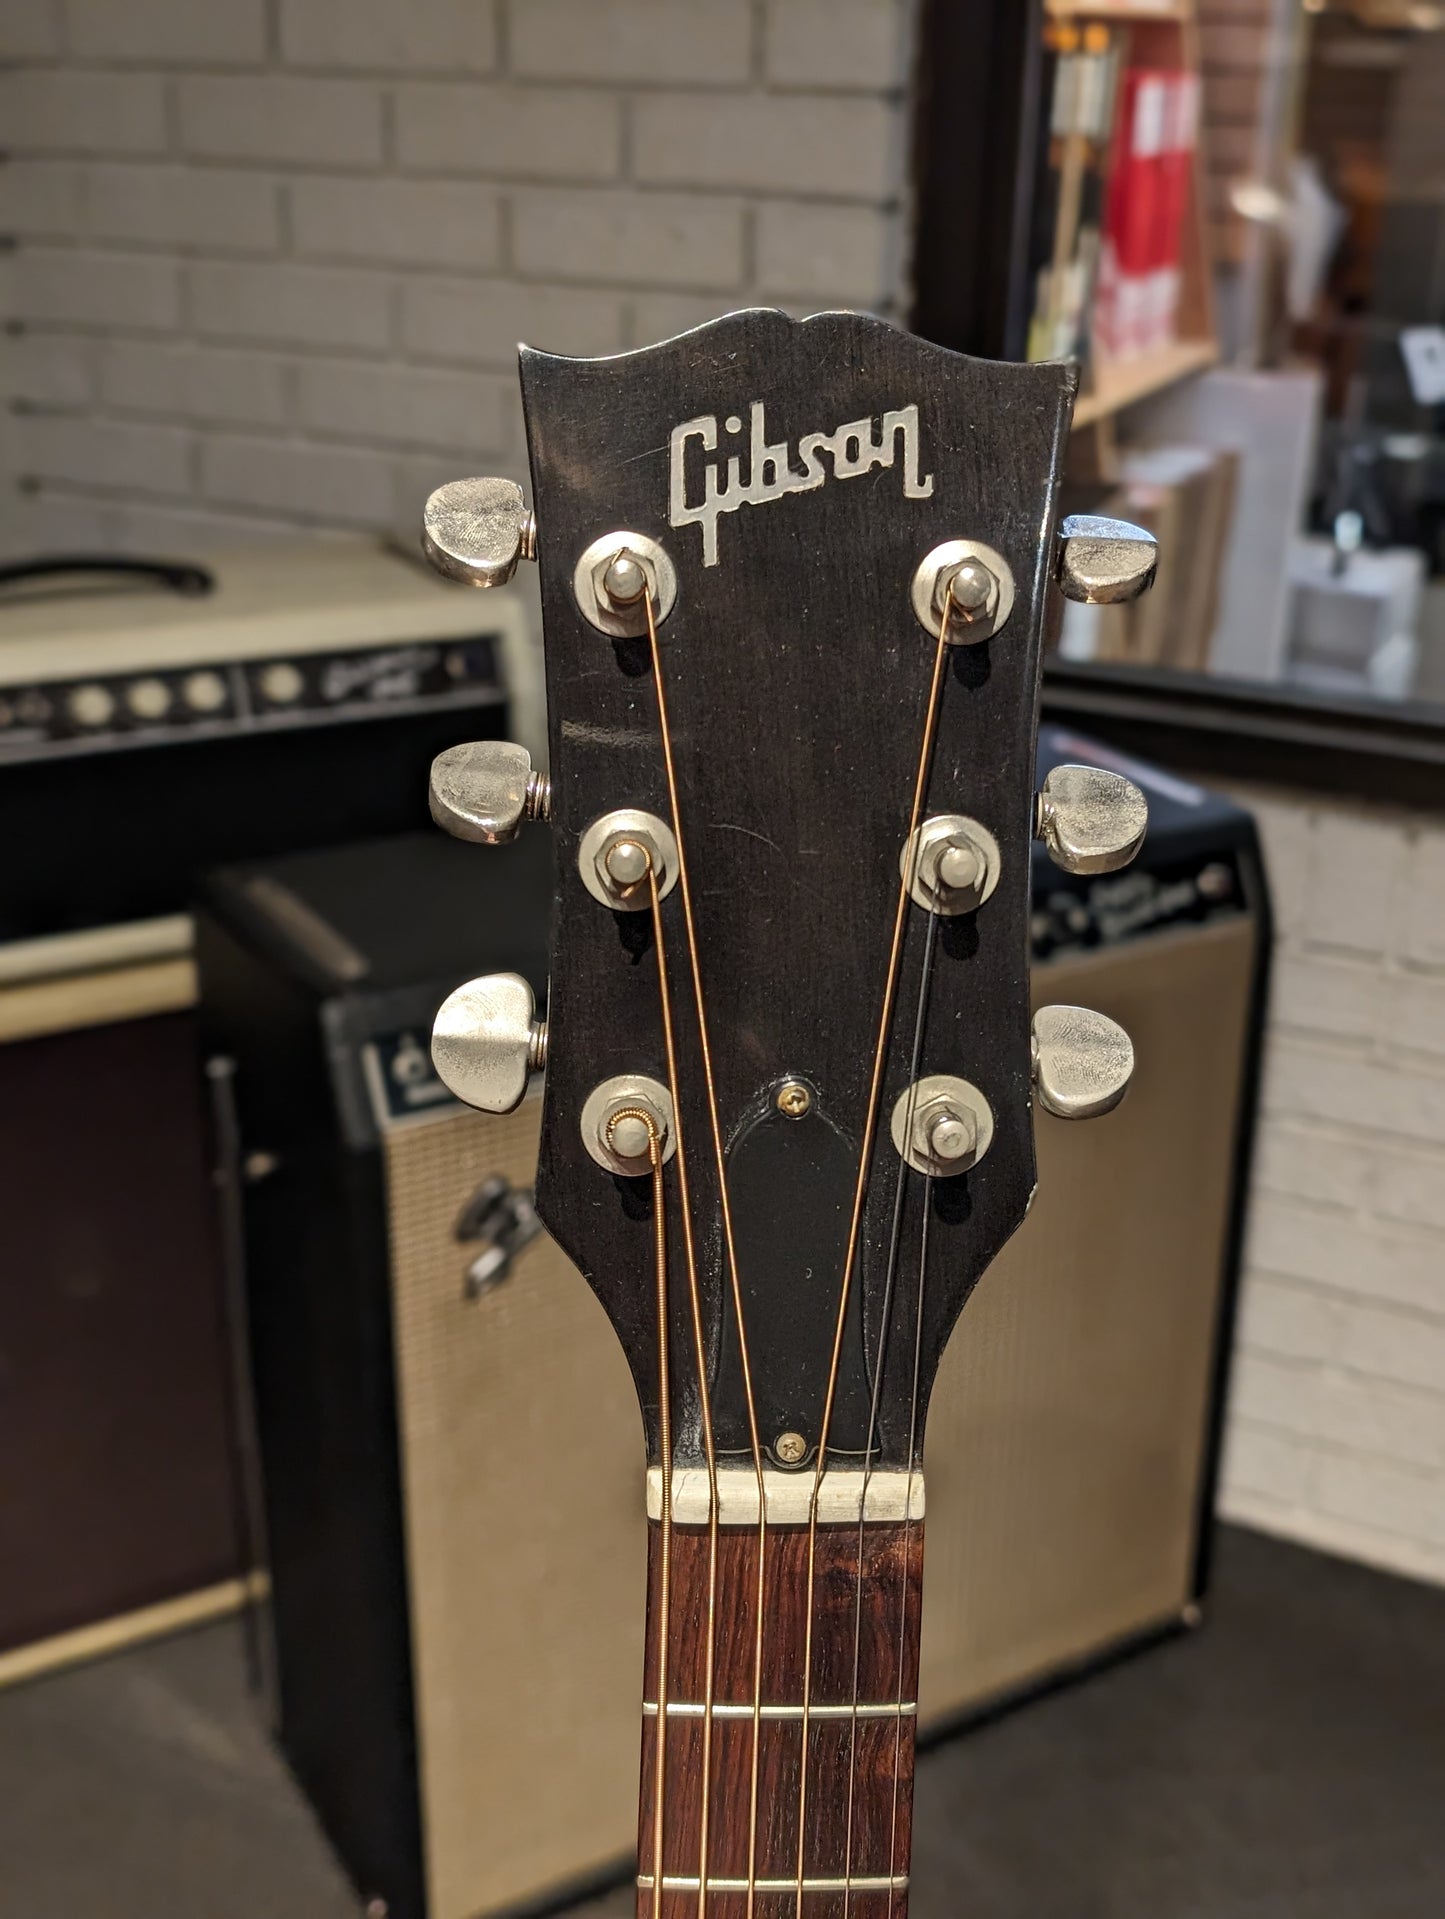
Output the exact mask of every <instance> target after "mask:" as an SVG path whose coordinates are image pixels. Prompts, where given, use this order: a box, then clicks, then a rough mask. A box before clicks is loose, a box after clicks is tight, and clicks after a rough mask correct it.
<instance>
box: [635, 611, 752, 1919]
mask: <svg viewBox="0 0 1445 1919" xmlns="http://www.w3.org/2000/svg"><path fill="white" fill-rule="evenodd" d="M645 606H646V611H647V642H648V648H649V652H650V655H651V661H652V678H653V684H654V685H655V687H656V689H657V713H658V727H659V732H660V734H661V738H662V757H663V766H664V770H665V772H666V777H667V800H668V808H669V810H670V812H671V814H672V832H673V838H674V839H675V840H676V842H677V879H678V891H679V892H680V894H681V896H682V911H683V924H684V926H685V928H686V931H687V950H688V962H689V967H690V970H691V973H692V991H693V1003H694V1006H695V1009H696V1013H697V1025H698V1038H699V1044H700V1048H701V1052H702V1063H703V1078H704V1083H705V1086H706V1091H707V1109H708V1123H709V1127H710V1130H711V1133H712V1143H713V1156H714V1160H715V1163H716V1168H717V1182H718V1203H719V1207H720V1210H721V1215H722V1226H723V1244H724V1248H725V1251H726V1255H727V1267H728V1275H729V1279H730V1282H731V1292H732V1303H733V1311H734V1314H735V1316H736V1319H737V1329H738V1352H739V1355H740V1359H741V1367H742V1377H743V1396H744V1399H745V1402H746V1406H747V1417H748V1435H749V1442H750V1445H751V1449H752V1456H753V1471H754V1474H755V1476H756V1479H757V1487H758V1566H757V1588H756V1603H757V1627H756V1631H755V1633H754V1644H753V1701H752V1704H753V1715H752V1757H751V1763H750V1768H749V1782H748V1873H747V1919H753V1916H754V1912H755V1906H756V1896H757V1894H756V1882H757V1851H758V1781H759V1756H760V1752H761V1746H762V1706H763V1634H764V1625H765V1600H766V1590H767V1539H768V1500H767V1484H766V1481H765V1479H764V1475H763V1449H762V1442H761V1439H760V1437H759V1433H758V1416H757V1407H756V1404H755V1402H754V1398H753V1376H752V1364H751V1360H750V1358H749V1353H748V1336H747V1327H746V1324H745V1321H744V1314H743V1296H742V1282H741V1279H740V1277H739V1273H738V1260H737V1248H736V1244H735V1241H734V1236H733V1220H732V1206H731V1203H730V1199H729V1194H728V1182H727V1165H726V1160H725V1157H724V1152H723V1137H722V1122H721V1119H720V1117H719V1113H718V1100H717V1083H716V1079H715V1076H714V1073H713V1063H712V1043H711V1039H710V1037H709V1033H708V1023H707V1012H706V1007H705V1005H704V1000H703V988H702V966H701V962H700V959H699V955H698V939H697V924H696V919H695V917H694V914H693V903H692V882H691V878H690V875H689V871H688V864H687V849H686V843H685V841H684V838H683V831H682V817H681V812H680V809H679V807H678V797H677V770H676V765H675V761H674V757H673V749H672V728H671V725H670V723H669V719H668V708H667V691H666V687H665V685H664V683H663V676H662V655H661V648H660V647H659V645H658V639H657V617H656V609H655V608H654V606H653V602H652V595H651V594H650V593H648V594H647V595H646V596H645ZM674 1103H676V1088H675V1087H674ZM710 1495H711V1497H710V1511H711V1514H712V1523H713V1526H714V1529H715V1527H716V1518H717V1481H716V1476H715V1474H714V1476H713V1478H712V1480H711V1484H710ZM714 1636H715V1623H714V1622H713V1621H711V1620H710V1621H709V1631H708V1638H709V1659H710V1660H711V1658H712V1656H713V1655H712V1643H713V1640H714ZM709 1669H710V1670H711V1667H710V1668H709ZM711 1720H712V1699H711V1694H709V1698H708V1712H707V1721H708V1723H709V1725H710V1724H711ZM708 1786H709V1781H708V1780H707V1779H706V1778H704V1782H703V1798H704V1801H706V1799H707V1795H708ZM698 1885H699V1908H700V1910H701V1909H702V1903H703V1901H704V1900H705V1897H706V1889H707V1872H706V1868H705V1866H704V1869H703V1870H702V1871H701V1872H700V1873H699V1875H698Z"/></svg>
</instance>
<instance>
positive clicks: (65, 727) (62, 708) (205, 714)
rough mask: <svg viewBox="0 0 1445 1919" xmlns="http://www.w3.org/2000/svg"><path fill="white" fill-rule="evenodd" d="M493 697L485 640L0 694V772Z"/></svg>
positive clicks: (180, 670) (231, 664)
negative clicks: (60, 758) (65, 758)
mask: <svg viewBox="0 0 1445 1919" xmlns="http://www.w3.org/2000/svg"><path fill="white" fill-rule="evenodd" d="M502 697H503V687H502V673H501V664H500V660H499V649H498V644H497V640H496V638H495V636H494V635H492V634H479V635H477V636H475V637H474V638H460V639H448V640H444V641H406V642H403V643H400V644H397V645H393V646H373V647H360V648H355V649H351V650H342V651H337V652H330V653H302V654H298V655H296V656H295V657H292V658H287V657H284V656H281V657H277V658H274V659H271V658H267V659H258V660H232V661H219V662H214V663H208V664H205V665H197V666H189V667H186V666H182V667H166V668H159V667H156V668H138V669H135V670H132V671H128V672H123V673H115V674H91V675H87V676H86V677H84V678H79V679H71V680H40V681H36V682H32V683H30V684H20V685H14V686H4V685H0V765H4V764H7V763H10V762H13V761H16V760H26V759H33V758H36V757H45V758H49V757H51V756H53V755H65V754H73V753H77V752H82V753H91V752H97V751H103V750H105V749H107V748H112V747H124V746H154V745H157V744H164V743H166V742H168V741H175V740H179V739H188V738H196V737H203V738H208V739H215V738H217V737H224V736H226V735H227V734H239V733H254V732H256V731H257V730H259V729H270V728H278V727H298V726H308V725H318V724H322V723H325V722H327V721H330V720H356V719H364V718H367V717H369V716H380V715H383V714H388V713H396V712H402V711H405V712H418V711H424V710H426V709H427V708H432V707H437V706H445V705H451V704H456V705H475V704H477V703H479V702H481V703H489V702H492V701H495V700H500V699H501V698H502Z"/></svg>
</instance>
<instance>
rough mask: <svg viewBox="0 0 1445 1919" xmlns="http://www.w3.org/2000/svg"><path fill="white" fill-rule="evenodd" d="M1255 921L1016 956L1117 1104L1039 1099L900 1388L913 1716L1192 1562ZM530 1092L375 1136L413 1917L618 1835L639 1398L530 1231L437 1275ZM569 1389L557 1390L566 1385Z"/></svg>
mask: <svg viewBox="0 0 1445 1919" xmlns="http://www.w3.org/2000/svg"><path fill="white" fill-rule="evenodd" d="M1253 953H1254V928H1253V925H1252V923H1251V922H1249V921H1248V920H1244V919H1240V920H1236V921H1230V922H1226V923H1223V924H1220V925H1217V926H1215V927H1213V928H1210V929H1207V930H1205V931H1197V930H1196V931H1192V932H1188V933H1181V934H1177V935H1174V934H1169V935H1161V936H1159V937H1156V938H1155V939H1152V940H1149V941H1145V942H1143V943H1142V944H1140V945H1138V946H1135V947H1132V948H1126V949H1123V950H1121V951H1112V952H1108V953H1102V954H1099V955H1097V956H1093V957H1090V958H1085V959H1081V960H1079V959H1075V960H1068V961H1065V962H1062V963H1060V964H1056V965H1052V966H1047V967H1043V968H1040V969H1038V971H1037V974H1036V981H1037V986H1038V991H1039V995H1040V997H1041V998H1043V999H1045V1000H1077V1001H1078V1002H1079V1003H1080V1004H1082V1005H1088V1006H1094V1007H1097V1008H1098V1010H1099V1011H1100V1012H1104V1013H1108V1014H1109V1015H1111V1016H1112V1017H1113V1018H1115V1019H1117V1020H1119V1021H1120V1022H1121V1023H1122V1024H1123V1025H1124V1026H1125V1027H1126V1029H1127V1030H1128V1031H1129V1032H1130V1033H1131V1035H1132V1036H1133V1039H1134V1043H1135V1050H1136V1054H1137V1056H1138V1070H1137V1075H1136V1079H1135V1085H1134V1089H1133V1091H1132V1093H1131V1095H1130V1097H1129V1099H1128V1100H1127V1101H1126V1102H1125V1104H1124V1106H1123V1107H1122V1108H1121V1109H1120V1111H1119V1112H1118V1113H1117V1114H1115V1115H1113V1116H1112V1117H1111V1118H1109V1119H1107V1120H1104V1121H1100V1122H1097V1123H1095V1124H1093V1125H1089V1126H1073V1127H1068V1126H1063V1125H1060V1124H1057V1123H1056V1122H1053V1121H1050V1120H1047V1119H1046V1120H1043V1121H1041V1123H1040V1125H1039V1128H1038V1141H1039V1181H1040V1190H1039V1198H1038V1203H1037V1205H1036V1206H1035V1208H1034V1211H1033V1213H1032V1215H1031V1216H1030V1219H1029V1221H1028V1224H1027V1225H1026V1227H1025V1228H1024V1230H1023V1232H1022V1233H1021V1234H1020V1235H1019V1236H1018V1238H1017V1239H1016V1240H1015V1241H1014V1243H1013V1244H1012V1246H1011V1247H1009V1249H1008V1250H1007V1251H1006V1252H1005V1254H1004V1256H1003V1258H1002V1259H1001V1260H1000V1261H999V1263H998V1264H997V1265H996V1266H995V1267H994V1269H993V1270H992V1271H991V1272H990V1273H989V1274H988V1276H987V1277H986V1278H985V1280H984V1281H983V1283H982V1285H981V1286H980V1288H979V1291H978V1293H977V1294H976V1295H975V1297H974V1299H973V1301H972V1302H971V1304H970V1306H969V1309H968V1312H967V1315H966V1317H965V1320H964V1324H963V1328H962V1329H961V1334H960V1336H959V1337H957V1338H956V1339H955V1341H954V1343H953V1345H952V1346H951V1348H950V1349H949V1353H948V1356H947V1358H946V1360H945V1363H944V1367H943V1370H942V1373H941V1375H940V1379H939V1383H938V1388H937V1391H936V1394H935V1397H934V1402H933V1407H932V1410H931V1413H930V1418H929V1437H928V1548H927V1559H926V1565H927V1580H926V1593H927V1603H926V1606H925V1613H924V1621H925V1624H924V1641H923V1678H922V1686H921V1692H920V1703H921V1709H922V1715H923V1718H924V1720H925V1721H927V1720H928V1719H930V1718H931V1719H934V1720H937V1719H939V1718H941V1717H946V1716H947V1715H949V1714H951V1713H956V1712H958V1711H960V1710H962V1709H964V1708H965V1707H967V1706H969V1705H975V1704H978V1703H979V1702H981V1701H982V1700H984V1699H986V1698H988V1697H989V1696H990V1695H993V1694H995V1693H998V1692H1002V1691H1006V1690H1008V1689H1009V1688H1011V1687H1014V1686H1017V1685H1020V1684H1023V1683H1026V1682H1028V1681H1030V1680H1033V1679H1036V1678H1039V1677H1042V1676H1043V1675H1045V1674H1047V1673H1049V1672H1052V1671H1054V1670H1057V1669H1058V1668H1060V1667H1062V1666H1065V1665H1067V1664H1068V1663H1070V1662H1071V1661H1074V1660H1078V1659H1083V1658H1085V1657H1086V1656H1088V1655H1090V1654H1094V1653H1097V1652H1098V1651H1100V1650H1101V1649H1102V1648H1104V1647H1106V1646H1108V1645H1109V1644H1111V1643H1112V1642H1114V1641H1116V1640H1120V1639H1123V1638H1126V1637H1128V1636H1129V1635H1131V1634H1134V1633H1136V1632H1138V1631H1140V1630H1141V1629H1145V1628H1148V1627H1150V1626H1154V1625H1158V1624H1161V1623H1163V1622H1164V1621H1166V1620H1168V1619H1171V1618H1177V1616H1178V1615H1179V1612H1180V1610H1181V1608H1182V1607H1183V1606H1184V1605H1185V1604H1186V1603H1187V1601H1188V1599H1189V1597H1190V1591H1191V1577H1192V1561H1193V1555H1194V1550H1195V1544H1196V1530H1197V1511H1196V1508H1197V1500H1198V1497H1199V1485H1200V1474H1201V1470H1202V1456H1203V1441H1204V1434H1205V1429H1206V1425H1207V1420H1208V1400H1209V1387H1210V1377H1211V1358H1212V1352H1211V1348H1212V1333H1213V1327H1214V1324H1215V1318H1216V1314H1217V1311H1218V1304H1219V1283H1220V1274H1221V1269H1222V1264H1223V1256H1224V1239H1225V1232H1226V1228H1227V1220H1228V1202H1229V1191H1230V1176H1231V1155H1232V1151H1233V1139H1234V1134H1235V1124H1236V1119H1237V1107H1238V1102H1239V1097H1240V1083H1241V1072H1242V1055H1243V1035H1244V1032H1245V1027H1246V1020H1247V1009H1248V1002H1249V992H1250V975H1251V967H1252V962H1253ZM537 1118H538V1108H537V1103H536V1102H535V1101H532V1102H529V1103H528V1104H527V1105H526V1106H525V1107H524V1108H523V1109H522V1111H521V1112H519V1113H518V1114H516V1115H514V1116H513V1117H512V1118H510V1119H505V1120H496V1119H488V1118H485V1117H483V1116H481V1115H476V1114H464V1115H457V1114H453V1115H450V1116H448V1117H446V1118H443V1119H439V1120H438V1121H436V1122H435V1123H434V1124H431V1125H417V1126H413V1127H408V1128H401V1129H398V1130H397V1131H396V1132H394V1133H392V1134H391V1135H390V1136H389V1138H388V1141H387V1148H386V1152H387V1169H388V1181H389V1186H390V1212H391V1218H392V1231H393V1262H394V1271H395V1286H396V1307H395V1311H396V1345H397V1367H398V1374H399V1387H400V1403H401V1422H402V1440H403V1445H404V1448H405V1455H406V1456H405V1461H404V1467H403V1471H404V1485H405V1494H406V1502H407V1509H408V1551H409V1556H410V1591H411V1603H412V1638H413V1658H414V1665H415V1674H416V1687H417V1701H418V1716H419V1721H420V1725H419V1734H420V1741H421V1751H422V1766H423V1780H422V1796H423V1806H424V1816H425V1824H426V1833H427V1851H428V1873H429V1880H430V1886H431V1919H471V1915H473V1914H475V1913H478V1912H481V1911H483V1910H487V1909H490V1908H493V1907H495V1906H498V1905H502V1904H506V1903H512V1902H518V1901H521V1900H523V1899H525V1898H527V1897H528V1896H530V1895H534V1894H536V1893H538V1892H540V1891H542V1890H543V1889H546V1888H549V1887H552V1886H555V1885H556V1884H558V1883H559V1882H560V1881H565V1880H570V1879H575V1878H578V1877H581V1876H583V1875H585V1874H586V1873H587V1872H589V1871H591V1870H593V1869H595V1868H597V1867H598V1866H601V1865H605V1864H609V1863H611V1862H613V1861H616V1860H619V1859H620V1858H622V1857H624V1856H625V1855H626V1854H627V1852H628V1851H629V1850H630V1848H631V1846H632V1843H633V1837H634V1828H635V1820H636V1771H637V1763H638V1738H639V1734H638V1727H639V1710H638V1697H639V1694H638V1688H639V1681H640V1674H641V1670H642V1668H641V1659H642V1643H641V1642H642V1623H643V1622H642V1611H643V1597H644V1559H645V1545H644V1530H643V1523H642V1517H641V1514H642V1500H643V1481H642V1461H641V1448H640V1440H639V1434H640V1430H641V1429H640V1423H639V1417H638V1413H637V1407H636V1402H635V1398H634V1395H633V1392H632V1386H631V1382H630V1380H629V1378H628V1376H627V1372H626V1368H625V1367H624V1365H623V1362H622V1359H621V1356H620V1352H619V1350H618V1348H617V1346H616V1342H615V1341H614V1339H613V1336H612V1333H611V1330H610V1328H609V1327H608V1326H607V1324H606V1321H605V1320H604V1318H603V1315H602V1312H601V1309H600V1308H599V1307H598V1306H597V1304H596V1302H595V1301H594V1300H593V1298H592V1295H591V1293H590V1292H589V1291H588V1289H587V1287H586V1286H585V1285H584V1284H583V1282H582V1280H581V1279H580V1277H579V1276H578V1275H577V1274H576V1273H575V1271H574V1270H573V1269H572V1267H571V1266H570V1265H569V1264H568V1263H567V1262H566V1261H565V1260H564V1259H563V1257H562V1255H561V1254H560V1253H559V1252H558V1251H557V1249H556V1247H555V1246H554V1245H553V1244H552V1242H551V1241H550V1240H549V1239H547V1238H545V1237H542V1238H539V1239H538V1240H536V1241H534V1242H533V1244H532V1245H531V1246H530V1247H529V1248H528V1249H527V1250H526V1251H525V1252H524V1253H523V1254H522V1255H521V1256H520V1258H519V1259H518V1260H517V1262H516V1265H515V1267H514V1270H513V1274H512V1277H511V1278H510V1279H509V1280H508V1281H507V1282H506V1283H505V1284H503V1285H502V1286H500V1287H499V1288H497V1290H496V1291H494V1292H493V1293H491V1294H490V1295H489V1296H488V1297H486V1298H485V1299H483V1300H481V1301H479V1302H468V1301H465V1300H464V1299H463V1297H462V1270H463V1267H464V1265H465V1264H466V1253H465V1250H464V1249H463V1248H462V1247H460V1246H458V1245H457V1243H456V1241H455V1240H454V1239H453V1237H452V1231H451V1229H452V1224H453V1222H454V1220H455V1219H456V1216H457V1214H458V1213H459V1211H460V1210H461V1207H462V1205H463V1203H464V1201H465V1200H466V1198H467V1197H468V1195H469V1194H470V1193H471V1192H472V1190H473V1189H474V1188H475V1186H476V1185H477V1183H478V1181H479V1180H480V1179H481V1178H483V1177H484V1176H485V1175H486V1174H488V1173H493V1172H500V1173H503V1174H505V1175H506V1176H507V1177H508V1178H509V1179H510V1180H511V1181H512V1182H513V1183H514V1184H517V1185H526V1184H528V1183H530V1181H531V1178H532V1174H533V1168H534V1164H535V1156H536V1136H537ZM584 1387H585V1390H584Z"/></svg>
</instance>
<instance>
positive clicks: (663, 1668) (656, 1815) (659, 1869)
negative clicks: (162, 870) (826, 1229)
mask: <svg viewBox="0 0 1445 1919" xmlns="http://www.w3.org/2000/svg"><path fill="white" fill-rule="evenodd" d="M617 1117H619V1118H620V1117H622V1115H618V1116H617ZM636 1117H637V1118H638V1119H640V1120H641V1121H642V1123H643V1125H644V1126H645V1127H646V1128H647V1157H648V1160H649V1162H650V1164H651V1167H652V1218H653V1251H654V1256H655V1263H656V1268H657V1270H656V1274H655V1286H656V1302H657V1384H658V1399H659V1405H660V1412H659V1416H658V1424H659V1429H660V1430H659V1444H660V1446H661V1449H662V1510H661V1512H660V1514H659V1515H658V1617H659V1619H660V1621H661V1627H660V1630H659V1632H658V1638H657V1733H656V1736H655V1738H654V1741H653V1776H652V1887H653V1891H652V1919H661V1915H662V1880H663V1871H664V1859H663V1852H662V1839H663V1831H664V1827H665V1820H666V1806H665V1801H666V1794H667V1695H668V1687H667V1652H668V1635H667V1621H668V1617H669V1615H670V1613H671V1611H672V1372H671V1364H670V1358H669V1340H668V1301H667V1290H668V1289H667V1187H666V1183H665V1182H664V1180H663V1176H662V1137H661V1134H660V1133H659V1132H658V1129H657V1121H656V1120H655V1119H654V1118H653V1116H652V1114H651V1113H649V1112H646V1111H643V1110H642V1109H641V1108H639V1109H637V1112H636ZM613 1123H614V1124H615V1121H614V1122H613Z"/></svg>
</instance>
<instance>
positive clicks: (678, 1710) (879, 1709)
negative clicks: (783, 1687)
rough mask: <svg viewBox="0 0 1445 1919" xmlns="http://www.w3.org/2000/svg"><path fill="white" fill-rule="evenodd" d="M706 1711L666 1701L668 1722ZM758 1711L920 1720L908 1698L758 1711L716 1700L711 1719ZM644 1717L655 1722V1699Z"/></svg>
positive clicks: (793, 1716) (769, 1715)
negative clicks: (864, 1703)
mask: <svg viewBox="0 0 1445 1919" xmlns="http://www.w3.org/2000/svg"><path fill="white" fill-rule="evenodd" d="M707 1710H708V1708H707V1707H706V1706H705V1705H704V1704H703V1703H702V1701H701V1700H694V1699H669V1700H668V1702H667V1716H668V1718H669V1719H701V1718H703V1717H704V1715H705V1714H706V1712H707ZM755 1711H756V1712H757V1714H758V1716H759V1717H760V1718H763V1719H776V1720H792V1721H794V1722H796V1721H799V1720H801V1719H802V1718H803V1717H804V1716H805V1715H806V1717H807V1718H808V1719H809V1720H810V1721H811V1720H814V1719H853V1718H857V1719H897V1718H898V1717H899V1716H900V1715H901V1716H902V1717H903V1718H904V1719H916V1718H917V1717H918V1704H917V1701H916V1700H911V1699H909V1700H888V1701H886V1702H884V1703H879V1702H877V1701H870V1702H869V1703H868V1704H867V1705H855V1704H854V1703H852V1702H851V1701H850V1702H849V1703H848V1704H847V1705H842V1706H814V1705H808V1706H806V1707H805V1706H803V1705H802V1704H798V1705H795V1706H760V1707H756V1708H755V1707H754V1706H753V1705H752V1704H751V1703H750V1702H747V1701H737V1702H725V1701H722V1700H716V1701H714V1703H713V1707H712V1716H713V1718H714V1719H751V1718H752V1717H753V1715H754V1712H755ZM642 1716H643V1718H644V1719H656V1717H657V1701H656V1700H655V1699H647V1700H644V1701H643V1705H642Z"/></svg>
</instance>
